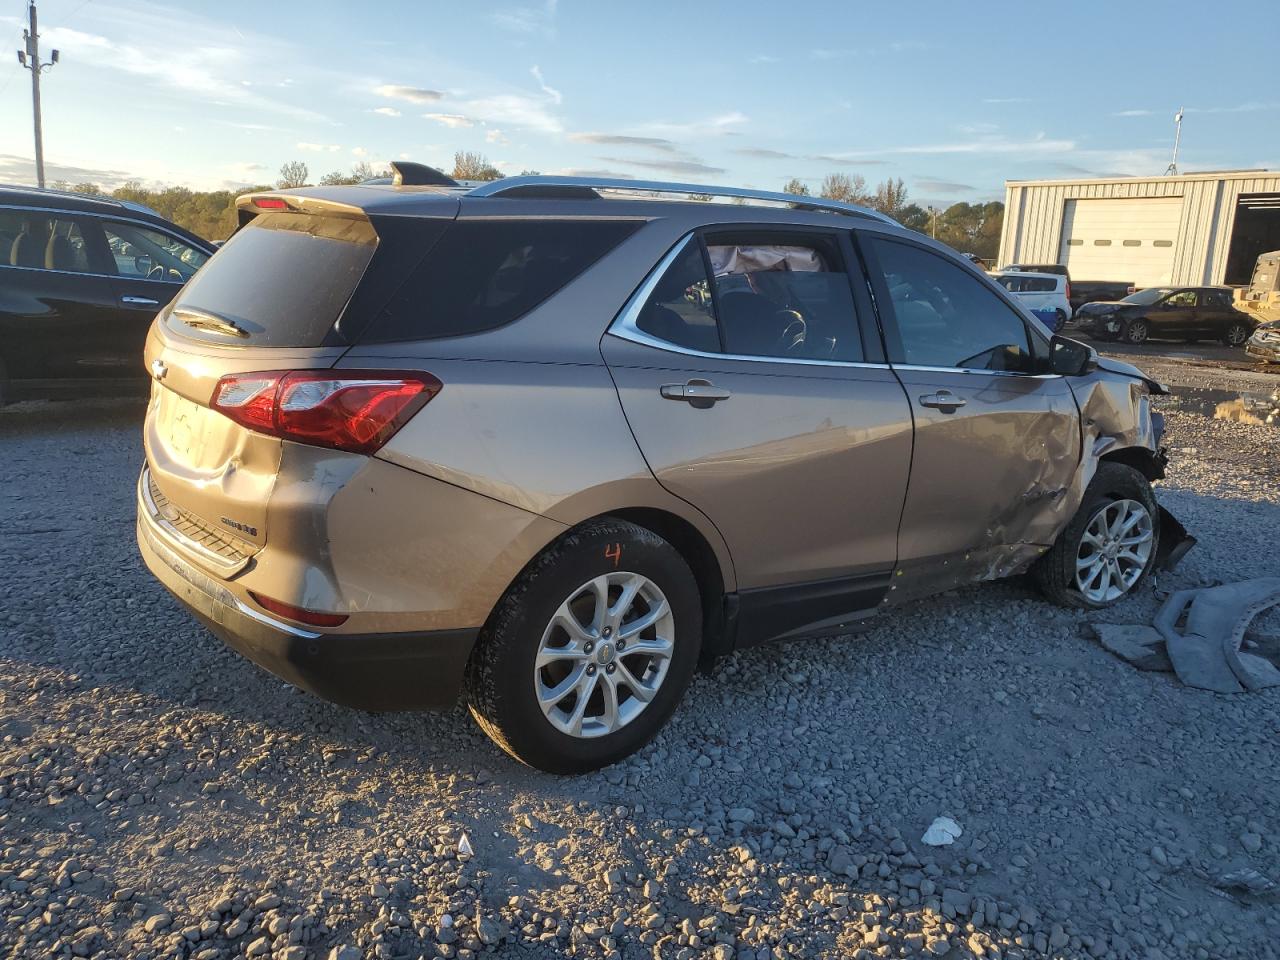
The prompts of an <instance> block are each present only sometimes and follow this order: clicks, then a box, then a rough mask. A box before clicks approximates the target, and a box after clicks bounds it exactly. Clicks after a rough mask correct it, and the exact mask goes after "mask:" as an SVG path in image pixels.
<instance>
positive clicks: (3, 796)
mask: <svg viewBox="0 0 1280 960" xmlns="http://www.w3.org/2000/svg"><path fill="white" fill-rule="evenodd" d="M141 412H142V408H141V406H140V405H139V404H133V403H127V402H126V403H116V404H107V405H89V404H75V405H71V404H47V405H39V404H37V405H29V406H28V405H24V406H19V407H17V408H9V409H7V410H5V411H3V412H0V477H2V478H3V485H2V487H0V564H2V565H3V569H4V571H5V576H4V603H3V607H2V608H0V956H14V957H47V956H76V957H140V958H149V957H162V956H163V957H196V958H199V960H214V958H222V957H231V956H249V957H272V958H280V960H304V958H330V957H332V958H334V960H356V958H359V957H378V958H389V957H418V956H424V955H425V956H427V957H434V956H444V957H453V956H457V957H464V958H465V957H470V956H473V955H478V954H481V953H485V952H489V953H500V954H503V955H512V956H529V957H557V956H566V955H571V956H577V957H620V956H621V957H639V956H650V955H652V956H655V957H680V958H684V957H694V956H699V957H710V958H714V960H732V958H748V957H760V958H764V957H785V956H796V957H842V958H843V957H851V956H852V957H866V956H878V957H879V956H883V957H901V956H916V955H925V956H941V955H950V956H953V957H969V956H979V957H1008V958H1013V957H1040V956H1053V957H1072V958H1074V957H1113V958H1128V957H1134V958H1157V957H1169V958H1172V957H1198V958H1210V957H1213V958H1219V957H1222V958H1227V957H1242V958H1245V957H1247V958H1264V957H1277V956H1280V912H1277V910H1276V909H1275V904H1276V899H1277V898H1276V897H1273V896H1271V895H1270V894H1268V893H1267V892H1266V891H1260V892H1250V891H1248V890H1247V889H1242V888H1241V887H1240V886H1239V884H1238V883H1234V884H1233V881H1232V880H1231V879H1230V875H1231V874H1232V873H1233V872H1236V873H1238V872H1239V871H1242V870H1253V871H1257V872H1258V873H1259V874H1261V875H1262V876H1263V877H1267V878H1273V877H1274V878H1280V814H1278V813H1277V812H1276V809H1275V804H1274V802H1273V798H1274V796H1275V795H1276V793H1277V791H1278V790H1280V772H1278V771H1280V765H1278V763H1277V761H1278V760H1280V742H1278V740H1277V736H1278V734H1280V729H1278V726H1280V724H1278V722H1277V716H1278V714H1277V704H1280V691H1272V692H1269V693H1261V694H1248V695H1242V696H1236V697H1220V696H1215V695H1212V694H1207V693H1203V692H1198V691H1193V690H1189V689H1185V688H1182V687H1180V686H1178V685H1177V684H1176V682H1175V681H1174V680H1172V679H1171V678H1170V677H1169V676H1167V675H1161V674H1150V673H1142V672H1138V671H1135V670H1133V669H1131V668H1129V667H1128V666H1127V665H1125V664H1123V663H1121V662H1120V661H1118V660H1116V659H1113V658H1112V657H1111V656H1110V655H1109V654H1107V653H1106V652H1104V651H1103V650H1102V649H1101V648H1100V647H1099V646H1098V645H1097V644H1096V642H1095V641H1093V640H1092V639H1089V636H1088V629H1087V625H1088V623H1089V621H1090V620H1093V619H1106V620H1109V621H1111V622H1119V623H1124V622H1141V621H1143V620H1145V619H1146V618H1148V617H1149V616H1150V614H1151V613H1152V612H1153V611H1154V610H1155V608H1156V606H1157V603H1158V596H1157V594H1158V592H1164V591H1168V590H1169V589H1172V588H1175V587H1179V586H1187V585H1192V584H1196V583H1207V582H1216V581H1219V580H1234V579H1240V578H1246V577H1250V576H1257V575H1260V574H1264V573H1270V574H1272V575H1274V574H1275V573H1276V572H1277V563H1276V560H1275V534H1276V531H1277V530H1280V493H1278V492H1277V485H1276V479H1277V478H1276V476H1275V472H1274V468H1275V465H1276V464H1277V463H1280V430H1275V429H1272V428H1268V427H1259V426H1249V425H1247V424H1241V423H1226V422H1217V421H1214V420H1211V419H1208V418H1206V417H1204V416H1199V415H1193V414H1185V413H1178V412H1171V413H1170V415H1169V429H1170V441H1169V442H1170V445H1171V446H1172V447H1174V448H1175V449H1177V450H1181V451H1183V452H1181V453H1178V454H1176V455H1175V457H1176V458H1175V461H1174V465H1173V468H1172V472H1171V476H1170V479H1169V480H1168V481H1167V482H1166V483H1165V484H1164V485H1162V489H1161V490H1160V491H1159V496H1160V498H1161V500H1162V501H1163V502H1165V503H1166V504H1167V505H1169V506H1170V507H1171V509H1172V510H1173V511H1174V512H1175V514H1177V515H1178V516H1179V517H1180V518H1181V519H1182V520H1183V521H1184V522H1185V524H1186V526H1187V527H1188V528H1190V529H1191V530H1192V531H1193V532H1194V533H1195V534H1196V535H1197V536H1198V537H1200V540H1201V544H1200V546H1199V547H1198V548H1197V549H1196V550H1194V551H1193V552H1192V553H1191V554H1190V556H1189V557H1188V559H1187V560H1186V561H1185V562H1184V565H1183V568H1182V569H1180V570H1179V571H1178V573H1177V574H1172V575H1165V576H1162V577H1161V578H1160V579H1159V581H1158V582H1157V583H1156V585H1155V589H1154V590H1152V589H1148V590H1146V591H1144V592H1143V593H1142V594H1141V595H1139V596H1137V597H1134V598H1132V599H1130V600H1128V601H1126V602H1125V603H1124V604H1123V605H1121V606H1120V607H1117V608H1115V609H1114V610H1112V611H1108V612H1107V613H1106V615H1105V616H1102V615H1098V614H1084V613H1074V612H1069V611H1064V610H1060V609H1057V608H1055V607H1052V606H1049V605H1048V604H1046V603H1044V602H1043V601H1041V600H1039V599H1038V598H1037V597H1036V596H1035V595H1034V594H1033V593H1031V592H1030V591H1029V590H1028V589H1027V588H1026V586H1025V585H1024V584H1023V583H1020V582H1010V583H1000V584H987V585H982V586H977V587H973V588H968V589H964V590H960V591H956V592H953V593H950V594H947V595H944V596H941V597H936V598H933V599H931V600H927V601H924V602H922V603H919V604H917V605H915V606H913V607H911V608H909V609H903V610H899V611H896V612H893V613H891V614H890V615H887V616H885V617H883V618H882V619H879V620H877V621H874V623H873V625H872V626H871V629H869V631H868V632H866V633H865V634H863V635H861V636H859V637H857V638H852V639H843V640H830V641H807V642H806V641H798V642H794V643H790V644H786V645H775V646H766V647H763V648H757V649H753V650H750V651H747V652H744V653H742V654H739V655H737V656H735V657H733V658H730V659H729V660H728V661H726V662H725V663H724V664H723V666H722V667H721V668H720V669H719V671H718V672H717V673H716V674H715V675H714V676H702V677H699V678H698V679H697V680H696V682H695V684H694V686H693V688H692V689H691V691H690V692H689V695H688V696H687V698H686V700H685V704H684V706H683V707H682V709H681V710H680V711H679V712H678V713H677V715H676V717H675V718H674V720H673V721H672V723H671V724H670V725H669V727H668V728H667V729H666V730H665V731H664V732H663V734H662V735H661V736H660V737H659V738H658V740H657V741H656V742H655V743H654V744H653V745H652V746H651V747H649V748H647V749H646V750H644V751H643V752H642V753H641V754H640V755H638V756H636V757H633V758H631V759H630V760H628V761H627V762H625V763H623V764H621V765H619V766H616V767H614V768H611V769H609V770H606V771H603V772H601V773H599V774H596V775H591V776H583V777H576V778H553V777H549V776H544V775H541V774H538V773H536V772H533V771H530V770H528V769H525V768H522V767H519V766H517V765H515V764H514V763H513V762H510V761H508V760H507V759H506V758H505V757H504V756H502V755H501V754H499V753H498V752H497V751H496V749H495V748H494V747H492V746H491V745H490V744H489V742H488V741H487V740H486V739H484V738H483V736H482V735H481V734H480V733H479V732H478V731H477V729H476V728H475V727H474V725H473V724H472V723H471V722H470V720H469V718H468V717H467V716H466V714H465V713H464V711H462V710H461V709H456V710H454V711H452V712H449V713H445V714H438V715H390V716H379V715H370V714H362V713H359V712H356V711H352V710H347V709H343V708H340V707H335V706H330V705H328V704H326V703H323V702H321V701H319V700H317V699H316V698H314V697H311V696H309V695H307V694H303V693H299V692H297V691H294V690H292V689H290V688H288V687H285V686H283V685H282V684H281V683H280V682H279V681H277V680H274V679H273V678H272V677H270V676H269V675H268V674H266V673H264V672H262V671H261V670H259V669H257V668H256V667H254V666H253V665H251V664H250V663H248V662H247V661H245V660H242V659H241V658H239V657H238V656H237V655H235V654H233V653H231V652H229V651H228V650H226V649H224V648H223V647H222V646H221V644H219V643H218V642H216V641H215V640H214V639H213V638H211V637H210V636H208V635H206V634H205V633H204V632H203V630H201V629H200V628H198V627H197V626H196V625H195V624H194V622H193V621H191V620H190V619H189V618H188V616H187V615H185V614H184V613H183V612H182V611H181V610H180V609H179V608H178V606H177V604H176V603H175V602H174V601H172V600H171V599H170V598H169V597H168V596H167V595H166V594H165V593H164V592H163V591H162V590H161V589H160V587H159V586H158V585H157V584H156V583H154V582H153V581H152V580H151V578H150V577H149V576H148V575H147V574H146V573H145V572H144V570H143V568H142V566H141V563H140V561H139V560H138V558H137V556H136V553H135V548H134V545H133V504H132V496H133V483H134V480H135V477H136V475H137V470H138V468H139V466H140V463H141V454H140V450H139V444H138V424H139V419H140V416H141ZM1260 465H1269V469H1268V470H1262V469H1259V468H1260ZM1273 625H1274V623H1273ZM1268 629H1270V627H1269V628H1268ZM940 815H946V816H950V817H952V818H954V819H955V820H956V821H958V822H959V823H960V824H961V826H962V827H963V829H964V833H963V835H962V836H961V837H960V838H959V839H958V840H957V841H956V842H955V843H954V844H953V845H952V846H949V847H942V848H932V847H927V846H925V845H923V844H922V843H921V835H922V834H923V833H924V831H925V829H926V828H927V827H928V826H929V824H930V823H931V822H932V821H933V819H934V818H935V817H937V816H940ZM464 838H465V842H464Z"/></svg>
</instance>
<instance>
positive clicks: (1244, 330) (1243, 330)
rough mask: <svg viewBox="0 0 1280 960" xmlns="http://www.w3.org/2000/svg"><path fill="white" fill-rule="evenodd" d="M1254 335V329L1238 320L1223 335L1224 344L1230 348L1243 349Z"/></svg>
mask: <svg viewBox="0 0 1280 960" xmlns="http://www.w3.org/2000/svg"><path fill="white" fill-rule="evenodd" d="M1252 335H1253V328H1252V327H1251V326H1249V324H1247V323H1243V322H1241V321H1239V320H1236V321H1234V322H1232V323H1231V325H1230V326H1228V327H1227V329H1226V332H1224V333H1223V334H1222V342H1223V343H1225V344H1226V345H1227V346H1228V347H1243V346H1244V344H1245V341H1246V340H1248V339H1249V337H1251V336H1252Z"/></svg>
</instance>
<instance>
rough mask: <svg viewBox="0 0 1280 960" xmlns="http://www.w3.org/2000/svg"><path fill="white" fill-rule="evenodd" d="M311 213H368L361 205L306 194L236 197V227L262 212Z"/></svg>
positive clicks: (352, 215)
mask: <svg viewBox="0 0 1280 960" xmlns="http://www.w3.org/2000/svg"><path fill="white" fill-rule="evenodd" d="M281 212H293V213H311V214H321V213H322V214H324V215H325V216H327V217H351V218H358V219H364V218H365V216H366V214H365V212H364V210H362V209H361V208H360V207H357V206H355V205H354V204H350V203H342V202H340V201H336V200H329V199H326V198H322V197H313V196H305V195H302V194H296V193H285V192H283V191H282V192H279V193H276V192H271V193H246V194H245V195H244V196H241V197H236V220H237V225H236V229H239V228H240V227H243V226H244V225H245V224H246V223H248V222H249V221H250V220H252V219H253V218H254V217H256V216H258V215H259V214H262V213H281Z"/></svg>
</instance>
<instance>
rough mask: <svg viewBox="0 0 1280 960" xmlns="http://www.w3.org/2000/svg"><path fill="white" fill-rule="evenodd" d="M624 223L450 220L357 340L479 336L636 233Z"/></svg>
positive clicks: (532, 304) (634, 223) (522, 311)
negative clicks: (450, 222) (441, 233)
mask: <svg viewBox="0 0 1280 960" xmlns="http://www.w3.org/2000/svg"><path fill="white" fill-rule="evenodd" d="M640 225H641V224H640V222H639V221H628V220H458V221H455V222H454V223H452V224H451V225H450V226H449V227H448V229H447V230H445V232H444V235H443V236H442V237H441V238H440V240H439V241H438V242H437V243H436V244H435V245H434V246H433V247H432V248H431V251H430V252H429V253H428V254H427V256H426V257H425V258H424V259H423V261H422V262H421V263H420V264H419V265H418V266H417V268H416V269H415V270H414V271H413V272H412V273H411V274H410V275H409V277H408V278H407V279H406V280H405V281H404V283H403V284H402V285H401V286H400V288H399V289H398V290H397V291H396V292H395V294H394V295H393V296H392V297H391V299H390V300H389V301H388V302H387V305H386V306H385V307H384V308H383V310H382V311H381V313H380V314H379V315H378V317H377V318H376V319H375V320H374V321H373V323H372V324H371V325H370V327H369V329H368V331H367V332H366V333H365V335H364V336H362V337H361V340H362V341H364V342H366V343H388V342H393V341H397V340H425V339H432V338H437V337H454V336H460V335H462V334H469V333H480V332H481V331H484V330H492V329H493V328H495V327H500V326H503V325H504V324H508V323H510V322H511V321H513V320H517V319H519V318H520V317H522V316H524V315H525V314H526V313H528V312H529V311H530V310H533V309H534V308H535V307H537V306H538V305H539V304H540V303H542V302H543V301H544V300H546V299H547V298H548V297H550V296H551V295H552V294H554V293H556V292H558V291H559V290H560V289H562V288H563V287H564V286H566V285H567V284H568V283H569V282H570V281H572V280H574V279H575V278H577V277H578V276H579V275H580V274H581V273H582V272H583V271H584V270H586V269H587V268H588V267H589V266H591V264H593V263H595V262H596V261H597V260H599V259H600V258H601V257H602V256H604V255H605V254H606V253H608V252H609V251H610V250H612V249H613V248H614V247H616V246H617V245H618V244H619V243H621V242H622V241H623V240H625V239H626V238H627V237H628V236H630V235H631V234H632V233H634V232H635V231H636V230H637V229H638V228H639V227H640Z"/></svg>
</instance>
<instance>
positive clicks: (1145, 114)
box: [1112, 110, 1154, 117]
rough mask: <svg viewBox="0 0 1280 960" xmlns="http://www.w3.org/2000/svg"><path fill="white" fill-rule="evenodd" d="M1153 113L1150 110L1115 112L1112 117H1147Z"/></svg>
mask: <svg viewBox="0 0 1280 960" xmlns="http://www.w3.org/2000/svg"><path fill="white" fill-rule="evenodd" d="M1152 113H1154V111H1152V110H1117V111H1116V112H1115V113H1113V114H1112V116H1113V117H1149V116H1151V114H1152Z"/></svg>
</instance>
